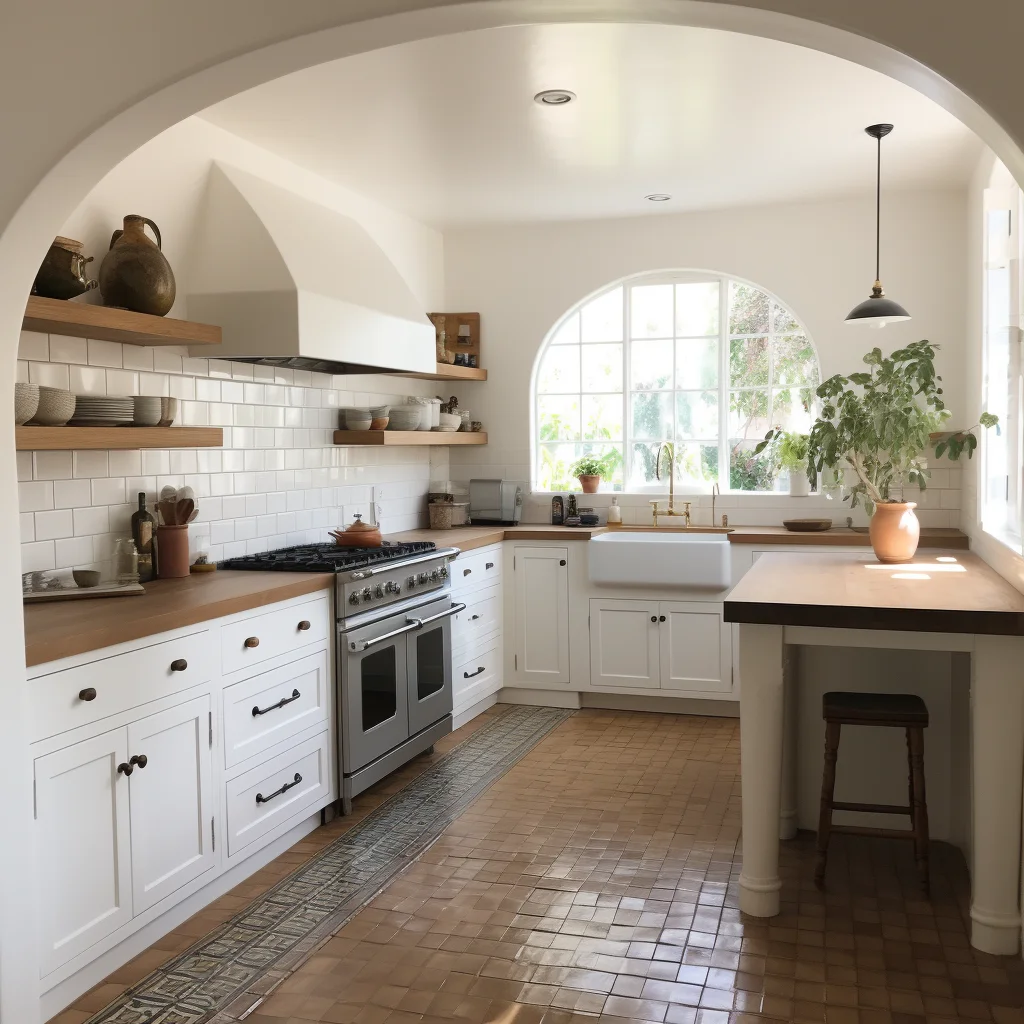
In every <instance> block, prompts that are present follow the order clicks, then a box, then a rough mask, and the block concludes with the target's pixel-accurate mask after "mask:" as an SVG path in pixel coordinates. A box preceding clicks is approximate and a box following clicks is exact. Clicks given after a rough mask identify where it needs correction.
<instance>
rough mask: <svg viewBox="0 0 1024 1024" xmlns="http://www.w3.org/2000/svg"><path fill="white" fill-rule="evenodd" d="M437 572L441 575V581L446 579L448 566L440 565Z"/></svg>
mask: <svg viewBox="0 0 1024 1024" xmlns="http://www.w3.org/2000/svg"><path fill="white" fill-rule="evenodd" d="M439 571H440V573H441V579H443V580H446V579H448V566H447V565H442V566H441V568H440V570H439Z"/></svg>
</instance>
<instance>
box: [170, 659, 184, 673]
mask: <svg viewBox="0 0 1024 1024" xmlns="http://www.w3.org/2000/svg"><path fill="white" fill-rule="evenodd" d="M187 668H188V662H187V661H186V660H185V659H184V658H177V659H176V660H174V661H172V662H171V671H172V672H184V671H185V669H187Z"/></svg>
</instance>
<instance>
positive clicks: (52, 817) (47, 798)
mask: <svg viewBox="0 0 1024 1024" xmlns="http://www.w3.org/2000/svg"><path fill="white" fill-rule="evenodd" d="M127 759H128V737H127V731H126V730H125V729H115V730H113V731H112V732H108V733H104V734H103V735H102V736H95V737H93V738H92V739H88V740H83V741H82V742H81V743H75V744H74V745H73V746H70V747H65V748H64V749H63V750H58V751H56V752H54V753H52V754H47V755H46V756H45V757H40V758H37V759H36V762H35V765H34V767H35V784H36V858H37V862H38V864H39V865H40V870H39V872H38V875H37V877H38V879H39V899H38V901H37V905H38V907H39V916H40V923H39V927H40V940H41V945H42V949H41V951H40V960H39V968H40V976H41V977H45V976H46V975H47V974H49V973H50V972H51V971H53V970H55V969H56V968H58V967H60V966H61V964H65V963H67V962H68V961H69V960H70V959H72V957H75V956H78V954H79V953H81V952H83V951H84V950H86V949H88V948H89V947H90V946H92V945H93V944H94V943H96V942H99V940H100V939H102V938H104V936H107V935H109V934H110V933H111V932H113V931H116V930H117V929H118V928H120V927H121V925H123V924H127V923H128V921H130V920H131V917H132V893H131V840H130V837H129V832H128V785H129V780H128V778H127V777H126V776H124V775H121V774H119V773H118V771H117V766H118V765H119V764H122V763H124V762H125V761H127Z"/></svg>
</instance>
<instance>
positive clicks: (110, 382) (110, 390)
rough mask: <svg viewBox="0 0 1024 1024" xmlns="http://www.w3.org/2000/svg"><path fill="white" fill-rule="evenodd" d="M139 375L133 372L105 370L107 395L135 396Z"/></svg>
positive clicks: (137, 389)
mask: <svg viewBox="0 0 1024 1024" xmlns="http://www.w3.org/2000/svg"><path fill="white" fill-rule="evenodd" d="M138 393H139V375H138V374H137V373H136V372H135V371H134V370H107V394H108V395H137V394H138Z"/></svg>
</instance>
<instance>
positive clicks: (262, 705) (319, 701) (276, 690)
mask: <svg viewBox="0 0 1024 1024" xmlns="http://www.w3.org/2000/svg"><path fill="white" fill-rule="evenodd" d="M330 685H331V666H330V658H329V655H328V652H327V651H320V652H319V653H318V654H313V655H310V656H309V657H308V658H302V659H301V660H299V661H294V662H292V663H291V664H290V665H284V666H282V667H281V668H275V669H273V670H272V671H270V672H262V673H260V675H257V676H253V677H252V678H250V679H246V680H245V681H244V682H241V683H235V684H234V685H233V686H228V687H226V688H225V690H224V765H225V767H226V768H230V767H232V765H236V764H240V763H241V762H242V761H244V760H246V758H249V757H252V756H253V755H254V754H258V753H259V752H260V751H262V750H266V749H267V748H268V747H272V746H273V745H274V744H275V743H280V742H281V741H282V740H286V739H287V738H288V737H289V736H295V735H298V733H300V732H303V731H304V730H306V729H308V728H310V727H311V726H313V725H315V724H316V723H317V722H326V721H327V706H328V704H327V696H328V687H329V686H330Z"/></svg>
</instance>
